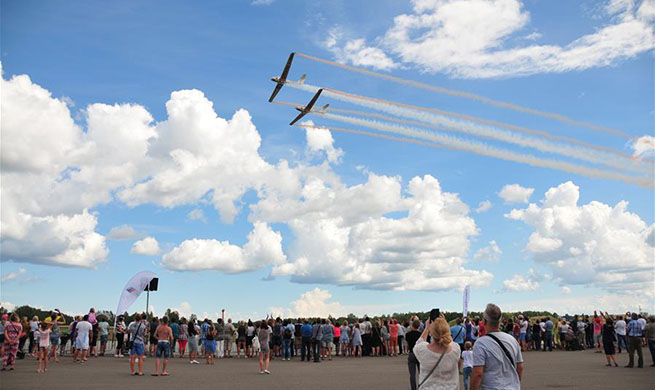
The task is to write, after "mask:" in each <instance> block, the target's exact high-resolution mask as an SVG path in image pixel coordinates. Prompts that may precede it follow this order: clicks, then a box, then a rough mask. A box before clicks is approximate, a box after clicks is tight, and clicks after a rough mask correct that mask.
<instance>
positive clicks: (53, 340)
mask: <svg viewBox="0 0 655 390" xmlns="http://www.w3.org/2000/svg"><path fill="white" fill-rule="evenodd" d="M50 345H59V336H50Z"/></svg>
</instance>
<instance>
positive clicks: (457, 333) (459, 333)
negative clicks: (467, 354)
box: [450, 325, 466, 344]
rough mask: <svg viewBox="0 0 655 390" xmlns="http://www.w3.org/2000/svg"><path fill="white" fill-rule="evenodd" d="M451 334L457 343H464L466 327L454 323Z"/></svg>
mask: <svg viewBox="0 0 655 390" xmlns="http://www.w3.org/2000/svg"><path fill="white" fill-rule="evenodd" d="M450 335H451V336H452V337H453V341H454V342H455V343H456V344H464V336H465V335H466V329H464V327H463V326H462V325H453V326H452V327H451V328H450Z"/></svg>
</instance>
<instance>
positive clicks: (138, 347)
mask: <svg viewBox="0 0 655 390" xmlns="http://www.w3.org/2000/svg"><path fill="white" fill-rule="evenodd" d="M147 331H148V324H147V321H146V320H145V319H143V320H142V319H141V314H138V313H137V314H136V316H135V317H134V322H132V323H131V324H130V326H129V327H128V332H129V335H130V341H129V343H130V344H131V348H130V375H138V376H143V355H144V354H145V340H146V335H147ZM136 359H138V360H139V371H138V372H135V371H134V361H135V360H136Z"/></svg>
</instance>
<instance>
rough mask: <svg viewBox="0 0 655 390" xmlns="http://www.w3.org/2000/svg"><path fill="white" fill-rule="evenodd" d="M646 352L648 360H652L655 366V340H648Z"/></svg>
mask: <svg viewBox="0 0 655 390" xmlns="http://www.w3.org/2000/svg"><path fill="white" fill-rule="evenodd" d="M648 350H649V351H650V358H651V359H653V365H654V366H655V340H648Z"/></svg>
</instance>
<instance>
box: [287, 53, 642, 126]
mask: <svg viewBox="0 0 655 390" xmlns="http://www.w3.org/2000/svg"><path fill="white" fill-rule="evenodd" d="M296 55H298V56H300V57H303V58H306V59H308V60H312V61H317V62H322V63H324V64H327V65H331V66H336V67H339V68H342V69H346V70H350V71H352V72H357V73H361V74H366V75H369V76H373V77H377V78H382V79H385V80H389V81H393V82H395V83H399V84H404V85H409V86H412V87H416V88H421V89H425V90H428V91H433V92H438V93H443V94H447V95H451V96H457V97H462V98H466V99H472V100H476V101H479V102H482V103H485V104H489V105H492V106H496V107H500V108H507V109H510V110H514V111H518V112H524V113H527V114H533V115H538V116H541V117H544V118H549V119H554V120H557V121H560V122H563V123H569V124H572V125H576V126H583V127H586V128H588V129H590V130H594V131H601V132H605V133H608V134H613V135H618V136H621V137H626V138H632V137H631V136H630V135H629V134H627V133H625V132H623V131H621V130H616V129H612V128H609V127H605V126H600V125H595V124H593V123H588V122H584V121H578V120H575V119H572V118H569V117H567V116H564V115H560V114H555V113H551V112H546V111H540V110H535V109H533V108H528V107H522V106H519V105H516V104H512V103H507V102H502V101H498V100H494V99H490V98H487V97H484V96H480V95H476V94H473V93H469V92H462V91H454V90H450V89H446V88H442V87H437V86H434V85H429V84H424V83H420V82H418V81H412V80H406V79H403V78H400V77H395V76H391V75H388V74H384V73H378V72H374V71H371V70H368V69H362V68H357V67H354V66H350V65H345V64H340V63H338V62H335V61H330V60H325V59H323V58H318V57H314V56H310V55H308V54H303V53H298V52H296Z"/></svg>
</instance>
